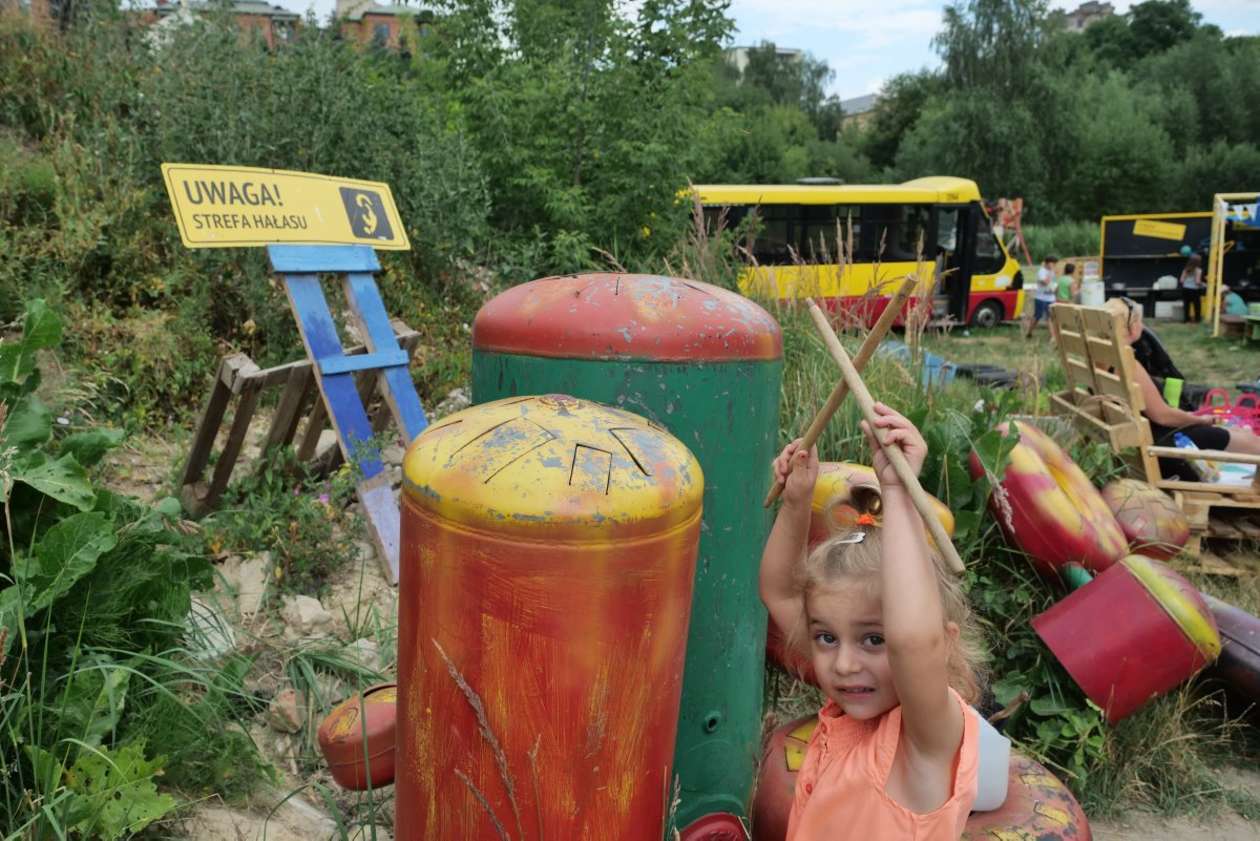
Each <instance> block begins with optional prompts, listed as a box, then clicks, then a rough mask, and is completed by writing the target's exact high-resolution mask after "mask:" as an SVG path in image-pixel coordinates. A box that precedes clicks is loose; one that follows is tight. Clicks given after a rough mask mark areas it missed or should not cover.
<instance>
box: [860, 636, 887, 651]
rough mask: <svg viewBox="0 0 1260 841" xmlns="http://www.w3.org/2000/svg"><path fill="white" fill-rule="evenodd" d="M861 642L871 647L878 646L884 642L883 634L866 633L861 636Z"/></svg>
mask: <svg viewBox="0 0 1260 841" xmlns="http://www.w3.org/2000/svg"><path fill="white" fill-rule="evenodd" d="M862 642H864V643H866V644H867V645H869V646H871V647H872V648H878V647H879V646H881V645H883V644H884V635H883V634H867V635H866V636H864V637H862Z"/></svg>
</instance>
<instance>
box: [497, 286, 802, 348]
mask: <svg viewBox="0 0 1260 841" xmlns="http://www.w3.org/2000/svg"><path fill="white" fill-rule="evenodd" d="M473 347H474V348H476V349H478V350H484V351H495V352H499V353H525V354H530V355H533V356H548V357H561V358H572V359H651V360H655V361H665V360H671V361H682V360H695V361H703V360H724V359H750V360H751V359H762V360H774V359H778V358H780V357H781V356H782V355H783V336H782V332H781V331H780V329H779V325H778V322H776V321H775V320H774V318H773V317H771V316H770V314H769V313H767V312H766V311H765V310H764V309H762V308H761V307H760V306H758V305H757V304H755V303H754V302H752V301H750V300H749V299H747V298H745V297H743V296H742V295H739V294H738V293H735V292H731V291H729V290H726V289H722V288H720V287H717V286H712V285H710V284H707V283H700V282H698V281H690V280H681V279H679V278H672V277H663V276H660V275H639V274H613V273H600V274H580V275H566V276H562V277H546V278H542V279H540V280H535V281H531V282H529V283H523V284H521V285H519V286H514V287H512V288H511V289H508V290H507V291H505V292H502V293H501V294H499V295H497V296H495V298H494V299H493V300H491V301H489V302H488V303H487V304H486V305H485V306H483V307H482V308H481V311H480V312H479V313H477V318H476V320H475V321H474V322H473Z"/></svg>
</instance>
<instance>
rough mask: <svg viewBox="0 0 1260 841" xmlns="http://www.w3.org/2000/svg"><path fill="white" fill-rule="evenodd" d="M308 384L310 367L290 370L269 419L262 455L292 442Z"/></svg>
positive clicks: (309, 381) (309, 382)
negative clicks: (274, 409)
mask: <svg viewBox="0 0 1260 841" xmlns="http://www.w3.org/2000/svg"><path fill="white" fill-rule="evenodd" d="M310 384H311V367H310V366H309V365H307V366H305V367H302V368H294V369H292V372H291V373H290V374H289V381H288V382H287V383H285V386H284V392H283V393H282V394H281V395H280V402H279V403H278V404H276V411H275V414H274V415H272V417H271V429H269V430H268V431H267V438H266V440H265V441H264V442H263V452H264V453H265V452H267V451H269V450H271V449H273V448H276V447H283V446H285V445H286V444H288V443H289V442H290V441H292V440H293V435H294V433H295V432H296V431H297V422H298V418H299V417H300V416H299V415H298V412H299V411H300V410H301V408H302V403H303V402H304V398H305V397H306V392H307V389H308V388H309V387H310Z"/></svg>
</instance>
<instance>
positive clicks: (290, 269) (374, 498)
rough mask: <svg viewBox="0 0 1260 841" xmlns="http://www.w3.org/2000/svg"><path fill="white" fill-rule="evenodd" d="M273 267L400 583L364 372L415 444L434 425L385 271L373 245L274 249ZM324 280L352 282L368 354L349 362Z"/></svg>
mask: <svg viewBox="0 0 1260 841" xmlns="http://www.w3.org/2000/svg"><path fill="white" fill-rule="evenodd" d="M267 256H268V257H269V258H270V260H271V267H272V269H273V270H274V271H275V272H276V273H278V274H279V275H281V276H282V277H283V278H284V288H285V291H286V292H287V293H288V296H289V306H290V307H291V308H292V309H293V316H294V318H296V319H297V324H298V331H299V332H300V333H301V334H302V343H303V344H304V345H305V346H306V353H307V355H308V356H309V357H310V359H311V362H312V363H313V364H312V366H311V367H312V369H313V371H314V372H315V381H316V383H317V384H318V386H319V391H320V394H321V395H322V396H323V400H324V405H325V407H326V408H327V409H328V417H329V419H330V420H331V421H332V425H333V429H334V430H335V431H336V433H337V443H338V445H339V446H340V447H341V452H342V454H343V455H344V456H345V458H346V462H347V463H350V464H354V465H357V466H358V468H359V470H360V471H361V474H362V476H361V479H360V480H359V483H358V486H357V490H358V494H359V500H360V502H361V503H362V505H363V513H364V514H365V515H366V516H367V520H368V525H369V527H370V529H371V532H372V537H373V539H374V540H375V542H376V545H377V548H378V549H379V551H380V553H381V557H382V558H384V559H385V563H386V565H387V567H388V568H389V575H390V581H391V583H395V584H396V583H397V582H398V529H399V514H398V500H397V499H396V498H395V497H394V494H393V490H392V488H391V487H390V484H389V475H388V474H387V473H386V472H385V469H384V465H382V464H381V458H380V451H379V450H378V449H377V448H376V447H374V446H372V444H371V438H372V424H371V421H370V420H369V419H368V415H367V410H366V408H365V407H364V406H363V402H362V401H361V400H360V399H359V392H358V390H357V389H356V388H355V381H354V373H355V372H356V371H367V370H371V371H376V372H377V376H378V377H379V378H380V388H381V393H382V394H383V395H384V397H385V400H386V402H387V403H388V404H389V407H390V411H391V412H393V415H394V420H395V421H396V422H397V423H398V428H399V429H400V430H402V432H403V434H404V435H405V436H406V438H407V441H409V442H410V441H411V440H413V439H414V438H415V437H416V436H417V435H419V434H420V432H421V431H422V430H423V429H424V428H425V427H426V426H427V425H428V419H427V418H426V417H425V414H424V407H423V406H421V405H420V396H419V395H418V394H417V393H416V388H415V384H414V383H413V382H412V381H411V375H410V373H409V372H408V370H407V362H408V359H407V353H406V352H405V351H404V350H403V349H402V348H400V347H399V346H398V340H397V339H396V338H395V337H394V330H393V328H392V327H391V326H390V323H389V316H388V315H386V313H385V305H384V303H383V302H382V301H381V293H380V290H379V289H378V288H377V286H376V279H375V277H374V276H373V273H374V272H377V271H379V270H380V264H379V263H378V262H377V260H376V252H375V251H373V250H372V249H371V248H369V247H368V246H365V245H269V246H267ZM320 274H340V275H343V276H344V281H343V286H344V289H345V293H346V299H347V301H348V303H349V305H350V313H351V317H352V318H353V320H354V321H355V326H356V327H358V329H359V331H360V332H361V333H362V334H363V337H364V340H365V342H366V344H367V351H368V352H367V353H364V354H360V355H357V356H346V355H345V352H344V349H343V348H342V346H341V340H340V339H339V338H338V337H337V326H336V324H335V323H334V321H333V317H332V313H331V312H329V310H328V302H327V300H326V299H325V298H324V290H323V288H322V287H321V286H320V282H319V276H320Z"/></svg>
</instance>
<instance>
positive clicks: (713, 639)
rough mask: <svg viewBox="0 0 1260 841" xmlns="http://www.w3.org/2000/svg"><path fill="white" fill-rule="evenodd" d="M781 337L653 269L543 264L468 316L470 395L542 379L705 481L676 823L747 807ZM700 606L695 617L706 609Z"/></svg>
mask: <svg viewBox="0 0 1260 841" xmlns="http://www.w3.org/2000/svg"><path fill="white" fill-rule="evenodd" d="M782 357H783V337H782V333H781V331H780V329H779V325H778V323H777V322H776V321H775V320H774V318H773V317H771V316H770V314H769V313H767V312H766V311H765V310H764V309H762V308H761V307H760V306H758V305H757V304H756V303H754V302H752V301H750V300H748V299H747V298H744V297H742V296H740V295H738V294H736V293H734V292H731V291H729V290H726V289H720V288H718V287H716V286H711V285H709V284H707V283H699V282H696V281H691V280H685V279H682V278H674V277H663V276H659V275H641V274H621V273H600V274H582V275H571V276H565V277H549V278H542V279H540V280H535V281H532V282H530V283H525V284H521V285H520V286H515V287H513V288H511V289H508V290H507V291H505V292H503V293H501V294H499V295H498V296H496V297H495V298H494V299H492V300H490V301H488V302H487V303H486V305H485V306H484V307H482V308H481V312H479V313H478V314H477V318H476V321H475V322H474V323H473V372H472V391H473V394H472V396H473V402H474V403H480V402H482V401H485V400H497V399H501V398H505V397H509V396H511V395H514V394H540V393H545V392H551V391H558V392H563V393H566V394H573V395H575V396H577V397H581V398H589V399H591V400H598V401H600V402H602V403H607V404H610V405H616V406H619V407H622V408H625V409H629V410H630V411H632V412H635V413H637V414H641V415H643V416H644V417H646V418H650V419H651V420H653V421H656V422H657V423H659V424H661V425H662V426H664V427H665V428H666V429H668V430H669V431H670V432H671V433H673V434H674V435H675V436H676V437H677V438H678V439H679V440H681V441H683V442H684V443H685V444H686V445H687V446H688V447H689V448H690V449H691V451H692V452H693V453H695V456H696V458H697V459H698V460H699V462H700V465H701V467H703V469H704V475H705V480H706V488H705V499H704V527H703V530H702V533H701V537H700V554H699V557H698V560H697V563H696V584H695V595H694V596H693V599H692V615H693V616H694V617H695V621H694V622H693V623H692V630H691V634H690V638H689V640H688V643H687V667H686V673H685V676H684V679H683V701H682V710H681V713H680V716H679V721H678V743H677V748H676V751H675V761H674V768H675V771H676V773H677V775H678V778H679V805H678V809H677V812H676V814H675V815H674V818H675V827H676V828H677V829H678V830H679V831H680V832H681V833H682V834H683V836H684V837H686V838H689V839H692V838H694V839H696V841H699V839H708V841H719V839H723V838H725V837H726V835H725V833H727V832H728V830H727V829H723V828H721V827H732V826H734V827H738V826H739V821H740V819H742V818H744V817H745V816H746V815H747V801H748V798H749V796H750V794H751V791H752V787H753V777H754V769H755V768H756V761H757V753H758V750H759V746H760V739H761V694H762V682H763V678H764V666H765V645H764V643H765V638H766V611H765V608H764V607H763V606H762V604H761V598H760V596H759V595H758V592H757V569H758V565H759V563H760V559H761V548H762V546H763V545H764V544H765V541H766V537H767V535H768V534H769V530H770V512H768V511H766V510H765V509H763V508H762V505H761V501H762V498H763V497H764V496H765V492H766V486H767V483H768V481H769V478H770V476H769V465H770V462H771V460H772V459H773V458H774V455H775V452H776V451H777V444H778V435H779V391H780V379H781V372H782V367H783V359H782ZM701 617H703V618H701Z"/></svg>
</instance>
